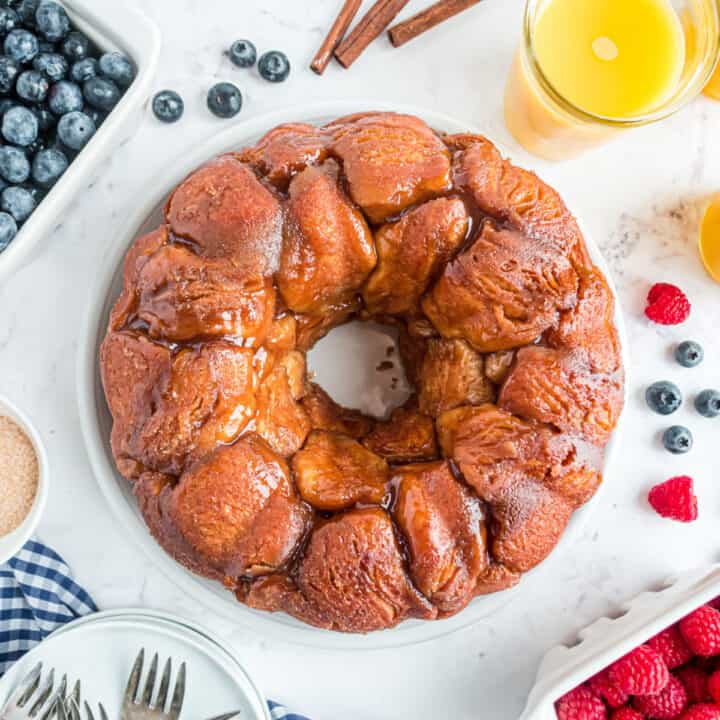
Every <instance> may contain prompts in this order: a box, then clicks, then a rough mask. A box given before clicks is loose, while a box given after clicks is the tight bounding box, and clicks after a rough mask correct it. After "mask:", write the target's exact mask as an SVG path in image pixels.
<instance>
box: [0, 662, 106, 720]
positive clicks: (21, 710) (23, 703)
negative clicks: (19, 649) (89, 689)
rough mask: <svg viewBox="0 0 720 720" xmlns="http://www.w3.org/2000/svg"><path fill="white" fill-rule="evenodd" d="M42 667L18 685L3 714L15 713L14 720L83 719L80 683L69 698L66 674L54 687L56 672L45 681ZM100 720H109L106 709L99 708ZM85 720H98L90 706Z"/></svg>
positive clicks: (38, 665)
mask: <svg viewBox="0 0 720 720" xmlns="http://www.w3.org/2000/svg"><path fill="white" fill-rule="evenodd" d="M42 670H43V664H42V662H39V663H38V664H37V665H36V666H35V667H34V668H33V669H32V670H31V671H30V672H29V673H28V674H27V675H26V676H25V678H23V680H22V681H21V682H20V684H19V685H18V688H17V690H15V692H14V693H13V695H12V696H11V697H10V700H8V702H7V704H6V706H5V708H4V709H3V712H8V713H13V715H12V716H13V717H18V718H32V719H33V720H51V718H53V717H57V719H58V720H83V719H82V716H81V714H80V711H79V707H80V697H81V687H80V681H79V680H78V681H77V682H76V683H75V686H74V688H73V690H72V692H71V693H70V695H67V687H68V684H67V675H63V676H62V679H61V680H60V684H59V685H58V687H57V688H55V669H54V668H51V669H50V672H49V673H48V674H47V677H46V678H45V682H44V683H43V681H42ZM98 707H99V712H100V720H107V713H106V712H105V708H104V707H103V706H102V704H100V705H99V706H98ZM85 712H86V720H95V717H94V715H93V713H92V711H91V710H90V706H89V705H88V704H87V702H86V703H85Z"/></svg>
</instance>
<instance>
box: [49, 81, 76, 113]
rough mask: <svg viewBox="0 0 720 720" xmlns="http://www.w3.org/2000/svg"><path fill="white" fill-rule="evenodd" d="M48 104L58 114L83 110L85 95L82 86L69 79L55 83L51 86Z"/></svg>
mask: <svg viewBox="0 0 720 720" xmlns="http://www.w3.org/2000/svg"><path fill="white" fill-rule="evenodd" d="M48 105H49V106H50V109H51V110H52V111H53V112H54V113H55V114H56V115H65V114H66V113H69V112H74V111H75V110H82V107H83V95H82V90H81V89H80V86H79V85H76V84H75V83H72V82H69V81H67V80H61V81H60V82H58V83H55V84H54V85H53V86H52V87H51V88H50V95H49V99H48Z"/></svg>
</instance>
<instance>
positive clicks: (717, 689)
mask: <svg viewBox="0 0 720 720" xmlns="http://www.w3.org/2000/svg"><path fill="white" fill-rule="evenodd" d="M707 687H708V692H709V693H710V697H711V698H712V699H713V702H715V703H717V704H718V705H720V670H716V671H715V672H714V673H713V674H712V675H711V676H710V679H709V680H708V684H707Z"/></svg>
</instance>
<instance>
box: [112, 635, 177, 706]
mask: <svg viewBox="0 0 720 720" xmlns="http://www.w3.org/2000/svg"><path fill="white" fill-rule="evenodd" d="M144 664H145V649H144V648H143V649H142V650H140V653H139V654H138V656H137V658H136V660H135V664H134V665H133V668H132V671H131V672H130V678H129V679H128V684H127V688H126V690H125V697H124V698H123V705H122V718H123V720H136V719H137V720H146V719H149V718H153V720H154V719H157V720H178V718H179V717H180V711H181V710H182V705H183V700H184V698H185V663H184V662H183V663H181V665H180V669H179V671H178V674H177V678H176V679H175V687H174V690H173V693H172V699H171V700H170V707H169V708H168V707H167V705H168V694H169V690H170V679H171V676H172V658H168V659H167V661H166V662H165V668H164V669H163V674H162V677H161V678H160V686H159V688H158V690H157V694H156V693H155V681H156V678H157V671H158V654H157V653H155V654H154V655H153V659H152V661H151V662H150V669H149V670H148V673H147V678H146V679H145V684H144V686H143V688H142V691H140V680H141V678H142V674H143V666H144ZM153 696H155V701H154V702H153ZM166 708H167V710H166Z"/></svg>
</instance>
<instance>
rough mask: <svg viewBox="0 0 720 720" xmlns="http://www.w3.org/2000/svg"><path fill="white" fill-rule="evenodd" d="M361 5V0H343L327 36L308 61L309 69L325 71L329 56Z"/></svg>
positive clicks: (343, 35) (317, 71) (319, 72)
mask: <svg viewBox="0 0 720 720" xmlns="http://www.w3.org/2000/svg"><path fill="white" fill-rule="evenodd" d="M361 5H362V0H345V2H344V3H343V6H342V9H341V10H340V14H339V15H338V16H337V18H336V19H335V22H334V23H333V25H332V27H331V28H330V31H329V32H328V34H327V37H326V38H325V40H323V44H322V45H321V46H320V49H319V50H318V51H317V53H316V55H315V57H314V58H313V61H312V63H310V69H311V70H312V71H313V72H316V73H317V74H318V75H322V74H323V73H324V72H325V68H326V67H327V66H328V63H329V62H330V58H332V55H333V53H334V52H335V49H336V48H337V46H338V45H339V44H340V43H341V41H342V39H343V38H344V37H345V33H346V32H347V29H348V28H349V27H350V23H352V21H353V19H354V18H355V16H356V15H357V12H358V10H359V9H360V6H361Z"/></svg>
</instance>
